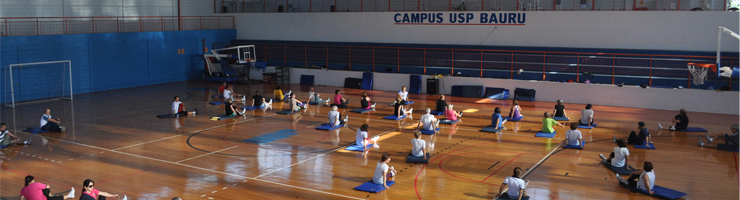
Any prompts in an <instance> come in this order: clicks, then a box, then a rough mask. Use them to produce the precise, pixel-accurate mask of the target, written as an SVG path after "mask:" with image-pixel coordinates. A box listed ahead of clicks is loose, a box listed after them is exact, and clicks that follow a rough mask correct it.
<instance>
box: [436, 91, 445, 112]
mask: <svg viewBox="0 0 740 200" xmlns="http://www.w3.org/2000/svg"><path fill="white" fill-rule="evenodd" d="M435 110H436V111H437V112H442V113H444V112H445V110H447V102H446V101H445V95H444V94H443V95H439V99H437V109H435Z"/></svg>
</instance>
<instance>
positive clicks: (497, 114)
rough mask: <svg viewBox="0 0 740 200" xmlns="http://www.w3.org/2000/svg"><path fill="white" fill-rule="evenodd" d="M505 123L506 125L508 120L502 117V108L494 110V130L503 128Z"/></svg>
mask: <svg viewBox="0 0 740 200" xmlns="http://www.w3.org/2000/svg"><path fill="white" fill-rule="evenodd" d="M504 123H506V119H504V118H503V117H501V108H499V107H496V109H494V110H493V115H491V126H492V127H493V128H494V129H498V128H501V127H503V126H504Z"/></svg>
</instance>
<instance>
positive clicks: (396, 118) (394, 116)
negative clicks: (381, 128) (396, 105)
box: [383, 115, 406, 121]
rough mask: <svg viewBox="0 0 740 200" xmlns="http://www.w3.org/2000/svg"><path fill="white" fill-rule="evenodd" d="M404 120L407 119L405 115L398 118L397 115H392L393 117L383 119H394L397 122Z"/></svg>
mask: <svg viewBox="0 0 740 200" xmlns="http://www.w3.org/2000/svg"><path fill="white" fill-rule="evenodd" d="M403 118H406V115H403V116H401V117H398V116H396V115H391V116H388V117H383V119H392V120H396V121H398V120H401V119H403Z"/></svg>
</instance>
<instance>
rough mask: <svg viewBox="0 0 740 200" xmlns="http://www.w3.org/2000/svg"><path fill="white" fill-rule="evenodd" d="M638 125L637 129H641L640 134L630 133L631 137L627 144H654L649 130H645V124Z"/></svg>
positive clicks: (638, 123) (639, 123)
mask: <svg viewBox="0 0 740 200" xmlns="http://www.w3.org/2000/svg"><path fill="white" fill-rule="evenodd" d="M637 125H638V127H637V128H638V129H640V133H639V134H637V133H635V132H634V131H632V132H631V133H630V137H629V138H628V139H627V143H628V144H635V145H648V144H650V143H653V141H652V137H651V136H650V132H649V131H648V129H647V128H645V122H637Z"/></svg>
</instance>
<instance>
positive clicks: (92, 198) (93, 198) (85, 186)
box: [80, 179, 128, 200]
mask: <svg viewBox="0 0 740 200" xmlns="http://www.w3.org/2000/svg"><path fill="white" fill-rule="evenodd" d="M82 190H83V191H82V196H80V200H105V198H106V197H110V198H112V197H115V198H116V199H117V198H118V194H111V193H107V192H101V191H98V190H96V189H95V182H94V181H92V180H90V179H87V180H85V181H84V182H82ZM122 200H128V197H126V195H124V196H123V199H122Z"/></svg>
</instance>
